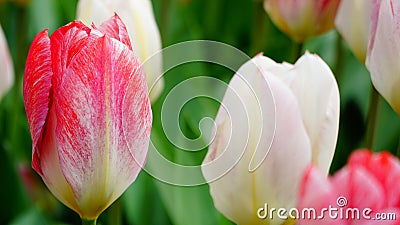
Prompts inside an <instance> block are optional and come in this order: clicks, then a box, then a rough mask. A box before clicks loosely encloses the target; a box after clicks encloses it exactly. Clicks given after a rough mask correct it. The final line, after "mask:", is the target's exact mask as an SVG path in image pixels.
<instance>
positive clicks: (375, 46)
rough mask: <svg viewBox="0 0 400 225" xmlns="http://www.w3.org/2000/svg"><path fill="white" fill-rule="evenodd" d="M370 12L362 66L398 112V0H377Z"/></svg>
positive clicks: (377, 88)
mask: <svg viewBox="0 0 400 225" xmlns="http://www.w3.org/2000/svg"><path fill="white" fill-rule="evenodd" d="M378 3H379V4H378ZM372 11H373V12H374V14H373V16H372V18H373V19H372V28H371V40H370V43H369V48H368V53H367V61H366V65H367V68H368V69H369V71H370V73H371V80H372V83H373V84H374V86H375V88H376V90H377V91H378V92H379V93H380V94H381V95H382V96H383V97H384V98H385V99H386V100H387V101H388V102H389V104H390V105H391V106H392V108H393V109H394V111H396V112H397V113H398V114H400V91H399V89H398V86H399V85H400V77H399V73H400V65H399V59H400V41H399V40H400V27H399V23H400V2H399V1H391V0H381V1H378V2H377V3H376V4H374V5H373V10H372Z"/></svg>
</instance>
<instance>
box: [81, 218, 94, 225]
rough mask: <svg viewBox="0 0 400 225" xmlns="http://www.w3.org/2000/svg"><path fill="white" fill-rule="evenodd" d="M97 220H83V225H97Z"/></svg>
mask: <svg viewBox="0 0 400 225" xmlns="http://www.w3.org/2000/svg"><path fill="white" fill-rule="evenodd" d="M96 220H97V219H94V220H87V219H83V218H82V225H96Z"/></svg>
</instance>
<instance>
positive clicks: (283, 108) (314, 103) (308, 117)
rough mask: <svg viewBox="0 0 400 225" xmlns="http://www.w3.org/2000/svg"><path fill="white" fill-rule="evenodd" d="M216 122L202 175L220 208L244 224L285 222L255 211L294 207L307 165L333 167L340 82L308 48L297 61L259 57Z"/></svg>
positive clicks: (234, 83) (234, 84) (241, 73)
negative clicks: (262, 208) (266, 208)
mask: <svg viewBox="0 0 400 225" xmlns="http://www.w3.org/2000/svg"><path fill="white" fill-rule="evenodd" d="M215 121H216V122H215V123H216V127H215V130H214V133H215V137H214V139H213V142H212V143H211V144H210V146H209V151H208V153H207V155H206V157H205V159H204V162H203V164H202V172H203V175H204V177H205V179H206V181H207V182H208V183H209V185H210V192H211V196H212V198H213V200H214V204H215V206H216V208H217V209H218V210H219V211H220V212H221V213H223V214H224V215H225V216H226V217H227V218H228V219H230V220H232V221H234V222H235V223H237V224H239V225H240V224H272V225H274V224H280V223H282V220H279V219H278V218H276V217H275V218H272V219H271V218H269V217H268V218H265V219H266V220H262V219H260V218H258V216H257V211H258V210H259V209H260V207H263V206H264V204H265V203H267V204H268V207H275V208H277V207H294V206H295V203H296V197H297V189H298V183H299V181H300V178H301V173H302V171H303V170H304V169H305V168H306V167H307V165H308V164H309V163H313V164H314V165H316V166H317V167H318V168H321V170H323V171H324V172H325V173H327V172H328V169H329V167H330V163H331V160H332V157H333V153H334V149H335V145H336V138H337V134H338V123H339V92H338V87H337V84H336V81H335V78H334V76H333V74H332V72H331V70H330V69H329V67H328V66H327V64H326V63H325V62H324V61H323V60H322V59H321V58H319V57H318V56H316V55H312V54H310V53H308V52H307V53H305V55H303V56H302V57H301V58H300V59H299V60H298V61H297V62H296V64H294V65H291V64H288V63H283V64H278V63H275V62H274V61H272V60H271V59H269V58H267V57H264V56H262V55H258V56H256V57H255V58H253V59H252V60H250V61H248V62H247V63H245V64H244V65H243V66H242V67H241V68H240V69H239V70H238V72H237V73H236V74H235V76H234V77H233V78H232V80H231V81H230V83H229V87H228V89H227V91H226V93H225V96H224V98H223V100H222V103H221V107H220V109H219V111H218V113H217V116H216V119H215ZM253 161H256V162H260V163H254V162H253ZM253 165H255V166H253Z"/></svg>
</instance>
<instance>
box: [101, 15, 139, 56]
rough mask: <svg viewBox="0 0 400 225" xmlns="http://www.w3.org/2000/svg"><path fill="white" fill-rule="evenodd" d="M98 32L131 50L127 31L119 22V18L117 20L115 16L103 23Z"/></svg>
mask: <svg viewBox="0 0 400 225" xmlns="http://www.w3.org/2000/svg"><path fill="white" fill-rule="evenodd" d="M98 30H99V31H101V32H102V33H104V34H107V35H109V36H110V37H112V38H115V39H117V40H118V41H120V42H122V43H124V44H125V45H126V46H128V48H129V49H130V50H132V45H131V41H130V39H129V34H128V31H127V30H126V27H125V24H124V23H123V22H122V21H121V18H119V16H118V15H117V14H115V15H114V16H113V17H111V18H110V19H108V20H106V21H104V22H103V23H102V24H101V25H100V27H99V28H98Z"/></svg>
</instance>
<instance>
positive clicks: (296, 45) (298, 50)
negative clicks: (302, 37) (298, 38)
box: [292, 41, 304, 63]
mask: <svg viewBox="0 0 400 225" xmlns="http://www.w3.org/2000/svg"><path fill="white" fill-rule="evenodd" d="M303 44H304V43H303V42H295V41H293V52H292V63H295V62H296V61H297V59H298V58H300V57H301V54H302V53H303Z"/></svg>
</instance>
